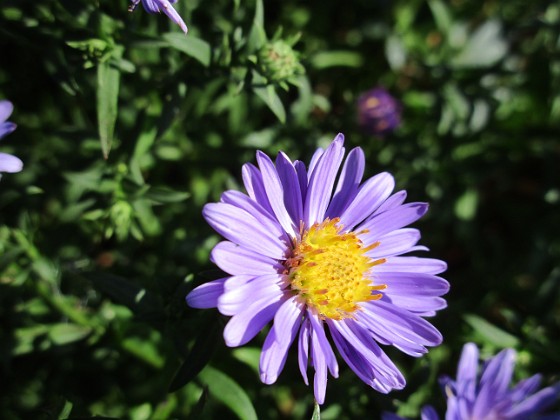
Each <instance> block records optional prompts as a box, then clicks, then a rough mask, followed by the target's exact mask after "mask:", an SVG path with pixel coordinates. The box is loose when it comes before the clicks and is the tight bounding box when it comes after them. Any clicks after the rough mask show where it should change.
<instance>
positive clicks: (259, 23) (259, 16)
mask: <svg viewBox="0 0 560 420" xmlns="http://www.w3.org/2000/svg"><path fill="white" fill-rule="evenodd" d="M265 42H266V32H265V30H264V7H263V2H262V0H257V2H256V6H255V17H254V18H253V25H252V26H251V32H249V36H248V41H247V49H248V52H249V53H254V52H255V51H257V50H258V49H260V48H261V47H262V46H263V45H264V43H265Z"/></svg>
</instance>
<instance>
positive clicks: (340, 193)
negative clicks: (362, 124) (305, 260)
mask: <svg viewBox="0 0 560 420" xmlns="http://www.w3.org/2000/svg"><path fill="white" fill-rule="evenodd" d="M364 168H365V156H364V151H363V150H362V149H361V148H359V147H356V148H354V149H352V150H351V151H350V153H348V157H347V158H346V161H345V162H344V165H343V167H342V171H341V172H340V178H339V180H338V184H337V185H336V189H335V191H334V195H333V198H332V201H331V203H330V204H329V208H328V209H327V213H326V217H328V218H330V219H334V218H335V217H339V216H340V215H341V214H342V212H343V211H344V210H345V209H346V207H348V204H349V203H350V202H351V201H352V200H353V199H354V197H355V196H356V194H357V193H358V187H359V186H360V182H361V181H362V177H363V176H364ZM348 229H350V228H348Z"/></svg>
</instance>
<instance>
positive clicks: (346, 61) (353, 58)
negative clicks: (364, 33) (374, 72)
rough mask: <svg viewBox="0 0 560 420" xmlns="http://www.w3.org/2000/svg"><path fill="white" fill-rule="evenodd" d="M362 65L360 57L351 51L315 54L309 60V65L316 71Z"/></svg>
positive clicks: (362, 61)
mask: <svg viewBox="0 0 560 420" xmlns="http://www.w3.org/2000/svg"><path fill="white" fill-rule="evenodd" d="M363 63H364V60H363V58H362V56H361V55H360V54H358V53H356V52H353V51H325V52H320V53H317V54H315V55H314V56H313V57H312V58H311V65H312V66H313V67H315V68H316V69H319V70H320V69H325V68H328V67H354V68H358V67H361V66H362V64H363Z"/></svg>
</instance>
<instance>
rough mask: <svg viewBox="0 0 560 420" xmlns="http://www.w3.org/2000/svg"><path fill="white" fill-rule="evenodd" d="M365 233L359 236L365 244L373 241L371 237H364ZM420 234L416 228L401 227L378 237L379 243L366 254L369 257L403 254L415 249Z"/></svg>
mask: <svg viewBox="0 0 560 420" xmlns="http://www.w3.org/2000/svg"><path fill="white" fill-rule="evenodd" d="M366 235H367V234H364V235H362V236H361V238H362V240H363V241H364V245H365V246H367V245H368V244H369V243H372V242H373V241H371V238H368V239H366ZM420 236H421V235H420V231H419V230H418V229H412V228H403V229H397V230H394V231H392V232H389V233H388V234H386V235H383V237H381V238H379V239H378V242H379V245H378V246H376V247H375V248H373V249H372V250H371V251H368V252H367V253H366V255H367V256H368V257H370V258H373V259H377V258H387V257H392V256H395V255H401V254H405V253H407V252H410V251H412V250H414V249H415V248H414V246H415V245H416V244H417V243H418V241H419V240H420ZM376 242H377V241H376Z"/></svg>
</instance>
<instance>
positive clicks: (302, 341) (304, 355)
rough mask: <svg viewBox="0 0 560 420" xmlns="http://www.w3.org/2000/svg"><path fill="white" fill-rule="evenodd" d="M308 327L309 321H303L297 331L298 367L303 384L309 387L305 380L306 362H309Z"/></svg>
mask: <svg viewBox="0 0 560 420" xmlns="http://www.w3.org/2000/svg"><path fill="white" fill-rule="evenodd" d="M310 328H311V327H310V325H309V319H307V318H306V319H305V320H304V321H303V323H302V325H301V328H300V330H299V340H298V365H299V371H300V373H301V376H302V377H303V382H305V385H309V381H308V379H307V362H308V360H309V335H310Z"/></svg>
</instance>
